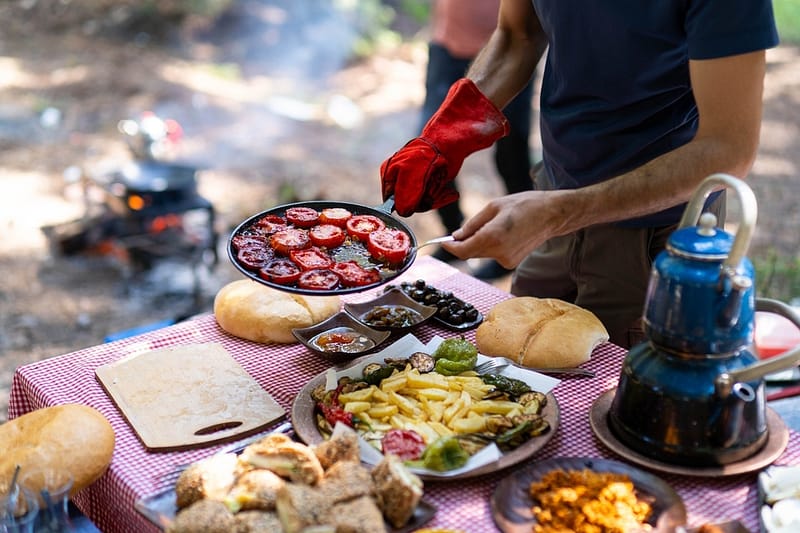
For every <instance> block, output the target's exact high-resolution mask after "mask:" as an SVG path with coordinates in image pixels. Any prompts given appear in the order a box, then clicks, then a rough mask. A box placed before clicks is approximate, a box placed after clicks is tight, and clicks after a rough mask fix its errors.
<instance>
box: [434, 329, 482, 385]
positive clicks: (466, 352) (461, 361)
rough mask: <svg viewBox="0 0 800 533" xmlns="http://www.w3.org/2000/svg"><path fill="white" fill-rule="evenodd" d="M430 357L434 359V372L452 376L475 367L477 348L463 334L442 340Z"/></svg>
mask: <svg viewBox="0 0 800 533" xmlns="http://www.w3.org/2000/svg"><path fill="white" fill-rule="evenodd" d="M431 357H433V358H434V359H435V360H436V366H435V368H434V370H436V372H438V373H440V374H444V375H445V376H454V375H456V374H460V373H461V372H466V371H467V370H472V369H473V368H475V363H476V362H477V361H478V348H476V347H475V345H474V344H472V343H471V342H470V341H468V340H467V339H465V338H464V337H463V336H461V337H452V338H449V339H445V340H443V341H442V343H441V344H440V345H439V347H438V348H436V351H434V352H433V354H432V355H431Z"/></svg>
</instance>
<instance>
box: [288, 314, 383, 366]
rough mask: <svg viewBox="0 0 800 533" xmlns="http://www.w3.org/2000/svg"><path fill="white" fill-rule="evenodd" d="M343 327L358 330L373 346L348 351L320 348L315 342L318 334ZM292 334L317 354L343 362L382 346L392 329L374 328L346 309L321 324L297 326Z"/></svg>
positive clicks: (330, 359)
mask: <svg viewBox="0 0 800 533" xmlns="http://www.w3.org/2000/svg"><path fill="white" fill-rule="evenodd" d="M342 328H347V329H349V330H353V331H356V332H357V333H359V334H360V335H363V336H364V337H366V338H367V339H369V341H370V342H371V344H372V345H371V346H370V347H368V348H365V349H364V350H361V351H358V352H346V351H326V350H322V349H320V348H319V347H318V346H316V345H315V344H314V339H315V338H316V337H317V335H320V334H322V333H325V332H327V331H332V330H333V331H335V330H339V329H342ZM292 334H293V335H294V336H295V338H296V339H297V340H298V341H300V342H301V343H302V344H303V346H305V347H306V348H308V349H309V350H310V351H312V352H314V353H315V354H317V355H319V356H320V357H322V358H324V359H327V360H329V361H333V362H342V361H349V360H352V359H356V358H358V357H361V356H363V355H366V354H368V353H370V352H372V351H374V350H375V349H376V348H378V346H380V345H381V344H382V343H383V342H384V341H385V340H386V339H387V338H388V337H389V336H390V335H391V332H390V331H380V330H377V329H373V328H371V327H369V326H367V325H366V324H363V323H362V322H359V321H358V320H356V319H355V318H353V316H352V315H350V313H346V312H344V311H340V312H338V313H336V314H335V315H333V316H332V317H330V318H328V319H327V320H324V321H322V322H320V323H319V324H315V325H313V326H311V327H308V328H295V329H293V330H292Z"/></svg>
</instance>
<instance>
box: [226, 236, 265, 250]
mask: <svg viewBox="0 0 800 533" xmlns="http://www.w3.org/2000/svg"><path fill="white" fill-rule="evenodd" d="M231 245H233V249H234V250H236V251H237V252H238V251H239V250H241V249H242V248H250V247H256V248H258V247H261V248H269V239H268V238H267V236H266V235H264V234H263V233H257V232H244V233H238V234H236V235H234V236H233V237H231Z"/></svg>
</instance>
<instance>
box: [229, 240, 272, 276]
mask: <svg viewBox="0 0 800 533" xmlns="http://www.w3.org/2000/svg"><path fill="white" fill-rule="evenodd" d="M273 258H274V253H273V251H272V250H271V249H270V248H269V246H266V245H263V244H262V245H256V244H251V245H249V246H243V247H241V248H239V250H238V251H237V252H236V260H237V261H238V262H239V264H241V265H242V266H243V267H245V268H246V269H248V270H258V269H259V268H261V267H263V266H264V265H265V264H267V262H269V261H270V260H271V259H273Z"/></svg>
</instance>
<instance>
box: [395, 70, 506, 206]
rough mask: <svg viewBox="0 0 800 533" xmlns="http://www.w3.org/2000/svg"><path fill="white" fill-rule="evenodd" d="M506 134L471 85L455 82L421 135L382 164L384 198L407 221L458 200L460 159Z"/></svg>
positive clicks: (496, 114)
mask: <svg viewBox="0 0 800 533" xmlns="http://www.w3.org/2000/svg"><path fill="white" fill-rule="evenodd" d="M507 134H508V120H506V117H505V116H504V115H503V113H501V112H500V110H499V109H498V108H497V107H496V106H495V105H494V104H493V103H492V102H491V101H490V100H489V99H488V98H486V97H485V96H484V95H483V94H482V93H481V92H480V90H479V89H478V87H477V86H476V85H475V83H473V82H472V80H470V79H467V78H462V79H460V80H458V81H457V82H455V83H454V84H453V86H452V87H451V88H450V92H448V93H447V98H445V101H444V102H443V103H442V105H441V106H440V107H439V109H438V111H436V113H435V114H434V115H433V116H432V117H431V119H430V120H429V121H428V123H427V124H425V127H424V128H423V129H422V134H421V135H420V136H419V137H417V138H415V139H412V140H411V141H409V142H408V143H407V144H406V145H405V146H403V148H401V149H400V150H398V151H397V152H395V154H394V155H392V156H391V157H390V158H389V159H387V160H386V161H384V162H383V164H382V165H381V188H382V192H383V199H384V200H387V199H388V198H389V196H391V195H392V194H394V201H395V210H396V211H397V213H398V214H399V215H401V216H404V217H407V216H410V215H412V214H413V213H414V212H422V211H427V210H429V209H438V208H439V207H442V206H445V205H447V204H449V203H452V202H455V201H456V200H457V199H458V191H456V188H455V186H454V184H453V180H454V179H455V178H456V175H457V174H458V171H459V170H461V165H462V164H463V163H464V159H466V157H467V156H468V155H470V154H471V153H473V152H477V151H478V150H481V149H483V148H488V147H489V146H491V145H492V144H494V142H495V141H496V140H497V139H499V138H501V137H503V136H505V135H507Z"/></svg>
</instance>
